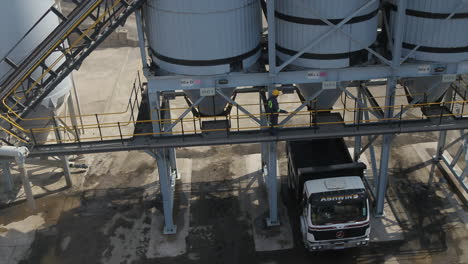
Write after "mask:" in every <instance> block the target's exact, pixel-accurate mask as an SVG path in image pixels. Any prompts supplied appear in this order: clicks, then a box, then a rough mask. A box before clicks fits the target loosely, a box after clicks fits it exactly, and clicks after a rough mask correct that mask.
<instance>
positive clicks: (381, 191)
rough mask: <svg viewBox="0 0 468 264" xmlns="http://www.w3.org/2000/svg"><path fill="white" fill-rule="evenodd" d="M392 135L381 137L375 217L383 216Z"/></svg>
mask: <svg viewBox="0 0 468 264" xmlns="http://www.w3.org/2000/svg"><path fill="white" fill-rule="evenodd" d="M393 137H394V136H393V135H384V136H383V146H382V154H381V157H380V173H379V178H378V181H377V204H376V208H375V216H377V217H383V216H384V204H385V193H386V192H387V185H388V163H389V160H390V151H391V145H392V140H393Z"/></svg>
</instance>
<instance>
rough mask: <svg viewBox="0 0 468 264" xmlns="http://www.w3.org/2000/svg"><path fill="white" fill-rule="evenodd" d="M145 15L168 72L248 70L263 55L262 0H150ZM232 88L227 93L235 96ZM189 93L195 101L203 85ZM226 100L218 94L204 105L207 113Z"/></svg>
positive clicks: (157, 56)
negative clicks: (261, 46) (261, 44)
mask: <svg viewBox="0 0 468 264" xmlns="http://www.w3.org/2000/svg"><path fill="white" fill-rule="evenodd" d="M144 15H145V23H146V35H147V37H148V41H149V45H150V52H151V55H152V58H153V61H154V62H155V63H156V64H157V65H158V66H159V67H160V68H161V69H163V70H165V71H167V72H169V73H173V74H182V75H214V74H223V73H228V72H232V71H246V70H248V69H249V68H250V67H252V66H253V65H254V64H255V63H256V62H257V60H258V58H259V57H260V53H261V51H260V38H261V29H262V24H261V9H260V3H259V1H258V0H198V1H193V0H148V1H147V2H146V4H145V6H144ZM233 91H234V89H231V91H230V92H229V91H225V93H228V94H227V95H228V96H230V95H232V92H233ZM186 93H187V95H188V96H189V97H190V98H191V100H192V101H196V100H197V99H198V98H199V91H187V92H186ZM213 102H214V104H213ZM225 105H226V102H225V100H224V99H223V98H221V97H219V96H216V97H215V100H206V101H205V102H204V103H202V104H201V105H200V106H199V110H200V112H201V114H203V115H218V114H221V113H222V110H223V108H224V106H225Z"/></svg>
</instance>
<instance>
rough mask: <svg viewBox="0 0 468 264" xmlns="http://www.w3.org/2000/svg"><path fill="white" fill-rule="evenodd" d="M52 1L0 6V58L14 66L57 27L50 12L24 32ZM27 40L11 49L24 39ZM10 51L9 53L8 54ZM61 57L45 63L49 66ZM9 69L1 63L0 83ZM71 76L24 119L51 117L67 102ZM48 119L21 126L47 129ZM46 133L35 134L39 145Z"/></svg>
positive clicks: (15, 0)
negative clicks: (8, 60)
mask: <svg viewBox="0 0 468 264" xmlns="http://www.w3.org/2000/svg"><path fill="white" fill-rule="evenodd" d="M54 4H55V3H54V1H53V0H8V1H4V3H2V8H0V36H2V37H1V38H0V59H3V58H4V57H5V56H7V57H8V58H9V59H11V60H13V62H15V63H16V64H20V63H21V61H22V60H23V59H24V58H25V57H26V56H28V55H29V53H30V52H31V51H32V50H33V49H34V48H35V47H36V46H37V45H39V44H40V43H41V41H43V40H44V39H45V38H46V37H47V35H48V34H49V33H51V32H52V30H53V29H55V28H56V27H57V25H58V24H59V20H58V17H57V16H55V15H54V14H53V13H50V14H49V15H47V16H46V17H45V18H44V19H43V20H42V21H41V22H40V23H39V24H38V25H37V26H36V28H35V29H34V30H32V31H31V32H30V33H29V34H28V35H26V33H27V32H28V31H29V30H30V28H31V27H33V25H34V24H35V23H36V22H37V21H38V20H39V19H40V18H41V17H42V16H43V15H44V14H45V13H46V12H47V10H48V9H49V8H50V7H51V6H52V5H54ZM25 35H26V37H25V38H24V39H23V40H22V41H21V42H20V43H19V45H18V46H16V47H15V48H14V49H13V50H12V48H13V47H14V46H15V45H16V44H17V43H18V42H19V41H20V40H21V38H23V36H25ZM10 51H11V52H10ZM59 56H60V54H57V55H56V56H55V57H53V58H52V59H53V60H51V61H46V64H48V65H50V64H51V63H52V62H53V61H55V59H56V58H58V57H59ZM11 71H12V68H11V67H10V66H9V65H8V64H6V63H5V62H4V61H2V62H1V63H0V80H3V79H4V78H5V77H6V75H7V74H9V73H10V72H11ZM40 76H41V73H40V72H39V71H37V72H36V73H35V74H33V78H39V77H40ZM72 85H73V84H72V81H71V77H68V78H66V79H64V80H63V81H62V82H61V83H60V85H58V86H57V87H56V88H55V89H54V90H53V91H52V92H51V93H50V94H49V95H48V96H47V97H46V98H45V99H44V100H43V101H42V102H41V104H39V105H38V106H37V107H36V108H35V109H34V111H32V112H31V114H30V115H29V116H27V117H26V118H38V117H41V118H44V117H51V116H52V115H54V113H55V112H56V111H57V109H59V108H60V107H61V106H62V105H63V104H64V102H65V101H66V99H67V97H68V95H69V92H70V89H71V88H72ZM49 125H50V120H35V121H24V122H22V126H24V127H27V128H39V127H47V126H49ZM48 134H49V133H41V134H37V135H36V134H35V137H36V140H37V141H38V142H40V141H45V140H46V138H47V136H48Z"/></svg>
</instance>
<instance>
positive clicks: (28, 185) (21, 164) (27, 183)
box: [16, 160, 37, 210]
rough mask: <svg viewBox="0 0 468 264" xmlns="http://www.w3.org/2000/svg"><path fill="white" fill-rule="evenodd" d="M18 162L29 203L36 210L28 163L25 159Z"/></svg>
mask: <svg viewBox="0 0 468 264" xmlns="http://www.w3.org/2000/svg"><path fill="white" fill-rule="evenodd" d="M16 163H17V164H18V167H19V171H20V175H21V181H22V182H23V188H24V193H25V194H26V199H27V201H28V205H29V207H30V208H31V209H33V210H36V208H37V207H36V201H35V200H34V195H33V192H32V188H31V182H30V181H29V177H28V170H27V169H26V164H25V163H24V160H17V161H16Z"/></svg>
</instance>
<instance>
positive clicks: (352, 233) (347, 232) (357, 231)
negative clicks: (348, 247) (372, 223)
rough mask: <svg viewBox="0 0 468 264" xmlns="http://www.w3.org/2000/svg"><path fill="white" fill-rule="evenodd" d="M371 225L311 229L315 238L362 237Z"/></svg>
mask: <svg viewBox="0 0 468 264" xmlns="http://www.w3.org/2000/svg"><path fill="white" fill-rule="evenodd" d="M367 228H369V225H366V226H363V227H357V228H350V229H335V230H327V231H309V233H311V234H312V235H314V238H315V240H317V241H318V240H339V239H345V238H354V237H362V236H364V235H366V230H367Z"/></svg>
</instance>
